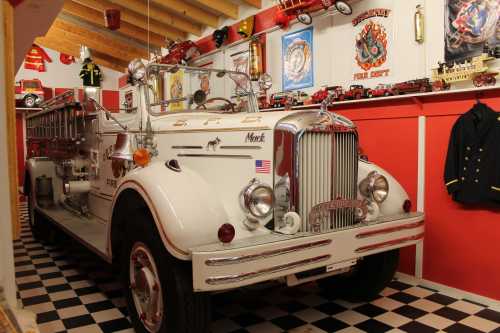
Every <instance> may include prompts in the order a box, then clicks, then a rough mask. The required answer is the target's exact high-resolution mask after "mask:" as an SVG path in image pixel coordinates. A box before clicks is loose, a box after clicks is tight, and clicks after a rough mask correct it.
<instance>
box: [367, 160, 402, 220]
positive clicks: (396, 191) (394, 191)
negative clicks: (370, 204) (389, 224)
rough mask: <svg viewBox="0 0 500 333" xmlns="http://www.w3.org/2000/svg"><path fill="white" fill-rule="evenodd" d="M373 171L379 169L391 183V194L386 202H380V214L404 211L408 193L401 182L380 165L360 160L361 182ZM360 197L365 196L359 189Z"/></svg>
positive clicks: (388, 214)
mask: <svg viewBox="0 0 500 333" xmlns="http://www.w3.org/2000/svg"><path fill="white" fill-rule="evenodd" d="M372 171H377V172H378V173H379V174H381V175H383V176H384V177H385V178H387V181H388V183H389V195H388V197H387V199H386V200H385V201H384V202H382V203H381V204H379V208H380V216H391V215H397V214H402V213H404V210H403V204H404V202H405V200H407V199H408V193H407V192H406V191H405V189H404V188H403V186H401V184H400V183H399V182H398V181H397V180H396V179H395V178H394V177H393V176H391V174H389V173H388V172H387V171H385V170H384V169H382V168H381V167H379V166H378V165H376V164H373V163H371V162H366V161H363V160H359V168H358V180H359V181H360V182H361V181H362V180H363V179H365V178H366V176H368V174H369V173H370V172H372ZM358 198H360V199H363V196H362V195H361V193H359V189H358Z"/></svg>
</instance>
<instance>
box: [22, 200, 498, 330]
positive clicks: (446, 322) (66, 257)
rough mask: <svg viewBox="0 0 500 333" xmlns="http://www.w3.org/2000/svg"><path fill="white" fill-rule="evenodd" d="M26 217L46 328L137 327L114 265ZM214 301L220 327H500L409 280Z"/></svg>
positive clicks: (490, 317)
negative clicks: (357, 294)
mask: <svg viewBox="0 0 500 333" xmlns="http://www.w3.org/2000/svg"><path fill="white" fill-rule="evenodd" d="M21 218H22V221H21V222H22V229H21V239H20V240H18V241H16V242H15V243H14V252H15V265H16V279H17V285H18V289H19V297H20V298H21V300H22V303H23V304H24V306H25V308H26V309H29V310H32V311H34V312H35V313H36V314H37V320H38V324H39V327H40V331H41V332H42V333H54V332H85V333H92V332H133V330H132V329H131V328H130V323H129V321H128V319H127V310H126V306H125V302H124V299H123V298H122V294H121V292H120V289H119V288H120V286H119V284H118V283H117V281H116V279H115V277H113V275H112V272H111V268H110V266H109V265H107V264H106V263H105V262H103V261H102V260H101V259H100V258H99V257H97V256H96V255H94V254H92V253H90V252H89V251H87V250H86V249H84V248H82V247H81V246H79V245H78V244H76V243H75V242H74V241H71V240H68V241H66V242H64V243H62V244H60V246H58V247H53V246H47V245H42V244H40V243H38V242H37V241H36V240H34V239H33V237H32V234H31V231H30V228H29V225H28V224H27V222H26V221H27V209H26V206H25V205H24V204H21ZM213 303H214V311H213V321H212V332H213V333H228V332H233V333H243V332H252V333H253V332H255V333H257V332H258V333H274V332H294V333H297V332H302V333H319V332H369V333H378V332H410V333H427V332H449V333H476V332H494V333H500V313H499V312H495V311H493V310H491V309H488V308H487V307H486V306H483V305H481V304H477V303H473V302H470V301H467V300H460V299H455V298H452V297H449V296H447V295H444V294H442V293H439V292H437V291H435V290H430V289H427V288H424V287H421V286H416V285H411V284H408V283H405V282H403V281H393V282H392V283H391V285H390V287H389V288H387V289H385V290H384V291H383V292H382V294H381V295H380V298H378V299H377V300H375V301H373V302H371V303H367V304H352V303H348V302H345V301H341V300H334V299H330V298H329V297H328V296H327V295H325V294H324V293H322V291H321V290H319V289H318V288H317V286H316V285H315V284H307V285H303V286H300V287H295V288H284V287H281V286H259V287H258V288H249V289H242V290H238V291H233V292H230V293H226V294H219V295H216V296H214V297H213Z"/></svg>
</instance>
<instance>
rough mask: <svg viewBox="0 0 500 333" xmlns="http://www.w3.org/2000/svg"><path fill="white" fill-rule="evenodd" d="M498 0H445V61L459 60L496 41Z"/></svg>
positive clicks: (493, 44)
mask: <svg viewBox="0 0 500 333" xmlns="http://www.w3.org/2000/svg"><path fill="white" fill-rule="evenodd" d="M499 12H500V2H499V1H498V0H469V1H464V0H447V1H446V7H445V15H446V17H445V61H446V62H447V63H450V64H453V62H461V61H463V60H465V59H467V58H470V57H474V56H477V55H480V54H481V53H482V52H483V50H484V49H485V46H487V47H489V48H493V47H495V46H496V45H498V44H499V40H500V34H499V33H498V32H499V31H500V20H499Z"/></svg>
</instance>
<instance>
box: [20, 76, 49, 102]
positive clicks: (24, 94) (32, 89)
mask: <svg viewBox="0 0 500 333" xmlns="http://www.w3.org/2000/svg"><path fill="white" fill-rule="evenodd" d="M15 89H16V91H15V92H16V101H19V102H20V103H22V105H23V106H25V107H27V108H33V107H36V106H37V105H39V104H40V103H42V102H43V100H44V96H45V93H44V91H43V86H42V82H41V81H40V80H38V79H31V80H21V81H19V82H18V83H17V85H16V87H15Z"/></svg>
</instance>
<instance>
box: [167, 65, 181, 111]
mask: <svg viewBox="0 0 500 333" xmlns="http://www.w3.org/2000/svg"><path fill="white" fill-rule="evenodd" d="M169 79H170V80H169V85H168V94H169V96H170V98H171V99H174V98H181V97H183V93H184V91H183V90H184V89H183V87H184V72H183V71H182V70H180V71H178V72H176V73H173V74H170V77H169ZM169 107H170V111H176V110H182V109H184V102H176V103H171V104H170V105H169Z"/></svg>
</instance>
